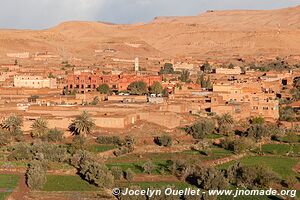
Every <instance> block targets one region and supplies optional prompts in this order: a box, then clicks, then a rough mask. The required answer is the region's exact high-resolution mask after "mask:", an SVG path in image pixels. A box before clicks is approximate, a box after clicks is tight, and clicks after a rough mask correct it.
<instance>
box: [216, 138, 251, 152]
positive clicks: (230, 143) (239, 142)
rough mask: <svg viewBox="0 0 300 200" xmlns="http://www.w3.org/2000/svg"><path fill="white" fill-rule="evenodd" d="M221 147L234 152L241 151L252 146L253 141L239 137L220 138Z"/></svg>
mask: <svg viewBox="0 0 300 200" xmlns="http://www.w3.org/2000/svg"><path fill="white" fill-rule="evenodd" d="M221 147H222V148H224V149H227V150H230V151H233V152H234V153H242V152H245V151H247V150H250V149H251V148H253V147H254V141H253V140H252V139H250V138H245V137H240V138H239V139H237V138H226V139H224V140H222V142H221Z"/></svg>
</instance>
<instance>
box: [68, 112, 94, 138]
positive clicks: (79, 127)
mask: <svg viewBox="0 0 300 200" xmlns="http://www.w3.org/2000/svg"><path fill="white" fill-rule="evenodd" d="M94 127H95V123H94V120H93V119H91V117H90V115H89V113H88V112H86V111H83V112H82V113H81V115H79V116H77V117H76V118H75V119H74V120H73V121H72V123H71V124H70V125H69V129H70V131H72V133H73V134H75V135H82V136H84V137H86V135H87V134H88V133H90V132H91V131H92V129H93V128H94Z"/></svg>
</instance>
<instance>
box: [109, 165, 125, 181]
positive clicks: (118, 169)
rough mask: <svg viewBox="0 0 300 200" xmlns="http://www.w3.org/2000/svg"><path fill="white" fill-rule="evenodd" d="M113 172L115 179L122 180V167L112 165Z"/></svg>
mask: <svg viewBox="0 0 300 200" xmlns="http://www.w3.org/2000/svg"><path fill="white" fill-rule="evenodd" d="M111 173H112V175H113V176H114V178H115V180H121V179H122V178H123V170H122V168H121V167H112V168H111Z"/></svg>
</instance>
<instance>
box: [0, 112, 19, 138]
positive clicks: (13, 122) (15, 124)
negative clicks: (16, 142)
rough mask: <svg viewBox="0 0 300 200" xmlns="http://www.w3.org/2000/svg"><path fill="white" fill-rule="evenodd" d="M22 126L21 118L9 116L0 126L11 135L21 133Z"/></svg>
mask: <svg viewBox="0 0 300 200" xmlns="http://www.w3.org/2000/svg"><path fill="white" fill-rule="evenodd" d="M22 125H23V120H22V118H21V117H19V116H16V115H11V116H9V117H8V118H7V119H6V120H4V122H3V124H2V126H3V128H4V129H7V130H8V131H9V132H10V133H11V134H17V133H19V132H20V131H21V127H22Z"/></svg>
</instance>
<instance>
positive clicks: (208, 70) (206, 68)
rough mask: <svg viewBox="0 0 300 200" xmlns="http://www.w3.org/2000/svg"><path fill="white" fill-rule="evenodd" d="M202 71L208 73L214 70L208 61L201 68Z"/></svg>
mask: <svg viewBox="0 0 300 200" xmlns="http://www.w3.org/2000/svg"><path fill="white" fill-rule="evenodd" d="M200 69H201V71H203V72H204V73H208V72H211V70H212V66H211V65H210V64H209V63H208V62H207V61H206V62H205V63H204V64H203V65H202V66H201V67H200Z"/></svg>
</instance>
